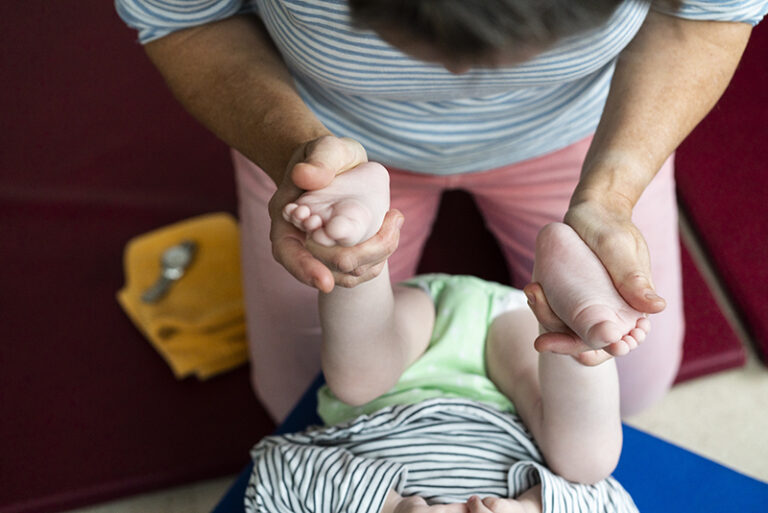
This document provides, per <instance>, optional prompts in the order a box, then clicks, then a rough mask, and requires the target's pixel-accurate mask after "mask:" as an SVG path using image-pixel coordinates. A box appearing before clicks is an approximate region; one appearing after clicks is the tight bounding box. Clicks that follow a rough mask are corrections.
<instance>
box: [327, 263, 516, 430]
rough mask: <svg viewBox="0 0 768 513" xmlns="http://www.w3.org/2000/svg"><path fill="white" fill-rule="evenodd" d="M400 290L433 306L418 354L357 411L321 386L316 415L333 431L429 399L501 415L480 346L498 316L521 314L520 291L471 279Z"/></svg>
mask: <svg viewBox="0 0 768 513" xmlns="http://www.w3.org/2000/svg"><path fill="white" fill-rule="evenodd" d="M403 285H408V286H413V287H419V288H421V289H422V290H424V291H425V292H427V293H428V294H429V296H430V297H431V298H432V301H433V302H434V303H435V326H434V329H433V332H432V338H431V340H430V342H429V346H428V347H427V350H426V351H425V352H424V354H423V355H422V356H421V357H420V358H419V359H418V360H416V361H415V362H414V363H413V364H412V365H411V366H410V367H408V369H406V370H405V372H404V373H403V375H402V376H401V377H400V380H399V381H398V382H397V384H396V385H395V386H394V387H392V389H391V390H390V391H388V392H387V393H385V394H384V395H382V396H380V397H378V398H376V399H374V400H373V401H371V402H369V403H367V404H364V405H362V406H349V405H347V404H345V403H343V402H341V401H340V400H339V399H337V398H336V396H334V395H333V393H332V392H331V391H330V389H329V388H328V387H327V386H323V387H322V388H321V389H320V390H319V391H318V413H319V415H320V418H321V419H322V420H323V422H325V424H326V425H335V424H339V423H341V422H344V421H347V420H350V419H353V418H355V417H358V416H360V415H362V414H370V413H373V412H375V411H377V410H380V409H381V408H384V407H387V406H392V405H395V404H415V403H419V402H421V401H423V400H425V399H430V398H433V397H462V398H467V399H473V400H476V401H479V402H482V403H484V404H488V405H491V406H494V407H495V408H498V409H500V410H502V411H512V412H513V411H514V406H513V404H512V403H511V402H510V400H509V399H508V398H507V397H506V396H505V395H504V394H502V393H501V392H500V391H499V390H498V389H497V388H496V386H495V385H494V384H493V383H492V382H491V380H490V379H488V375H487V372H486V368H485V340H486V337H487V335H488V329H489V328H490V326H491V322H492V321H493V319H494V318H496V317H497V316H498V315H499V314H502V313H504V312H506V311H509V310H514V309H518V308H527V300H526V297H525V294H523V293H522V291H520V290H517V289H514V288H512V287H508V286H506V285H501V284H498V283H493V282H489V281H485V280H481V279H479V278H475V277H472V276H452V275H447V274H428V275H422V276H416V277H415V278H412V279H410V280H407V281H405V282H403Z"/></svg>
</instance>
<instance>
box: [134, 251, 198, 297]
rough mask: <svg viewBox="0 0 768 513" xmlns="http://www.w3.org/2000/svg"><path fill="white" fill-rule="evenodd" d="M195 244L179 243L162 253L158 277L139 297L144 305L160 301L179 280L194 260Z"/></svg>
mask: <svg viewBox="0 0 768 513" xmlns="http://www.w3.org/2000/svg"><path fill="white" fill-rule="evenodd" d="M196 251H197V244H195V242H194V241H191V240H184V241H181V242H180V243H179V244H176V245H175V246H171V247H170V248H168V249H166V250H165V251H163V254H162V255H161V257H160V276H159V277H158V278H157V281H155V283H154V284H153V285H152V286H151V287H149V288H148V289H147V290H145V291H144V293H143V294H142V295H141V300H142V301H144V302H145V303H156V302H158V301H160V300H161V299H162V298H163V297H164V296H165V295H166V294H167V293H168V290H169V289H170V288H171V285H173V283H174V282H176V281H177V280H179V279H180V278H181V277H182V276H184V273H185V272H186V270H187V268H188V267H189V265H190V264H191V263H192V260H194V257H195V252H196Z"/></svg>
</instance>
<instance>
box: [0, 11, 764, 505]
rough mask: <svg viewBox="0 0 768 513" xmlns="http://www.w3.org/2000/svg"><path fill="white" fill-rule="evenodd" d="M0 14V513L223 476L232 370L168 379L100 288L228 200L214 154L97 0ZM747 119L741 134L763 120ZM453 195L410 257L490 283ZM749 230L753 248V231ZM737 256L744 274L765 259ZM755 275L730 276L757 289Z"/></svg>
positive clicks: (711, 340) (240, 460)
mask: <svg viewBox="0 0 768 513" xmlns="http://www.w3.org/2000/svg"><path fill="white" fill-rule="evenodd" d="M0 20H2V21H0V24H2V27H3V30H2V31H0V45H1V46H2V48H3V51H2V52H0V69H3V70H6V71H7V72H6V73H5V74H4V77H3V78H4V83H3V86H4V90H5V92H6V94H3V95H0V111H1V112H2V113H3V121H4V123H3V124H2V128H1V130H2V133H1V134H0V136H1V137H2V140H3V144H2V151H0V226H2V233H3V236H2V243H0V263H2V278H0V283H2V287H1V288H0V290H1V291H2V292H1V293H0V339H1V340H2V344H0V405H2V410H1V411H0V413H2V419H3V420H2V421H0V444H1V446H0V512H2V513H11V512H14V513H21V512H25V513H33V512H52V511H59V510H62V509H68V508H72V507H76V506H79V505H84V504H88V503H93V502H97V501H101V500H106V499H110V498H115V497H119V496H124V495H127V494H130V493H136V492H140V491H147V490H152V489H156V488H160V487H166V486H170V485H173V484H179V483H182V482H185V481H190V480H194V479H200V478H207V477H212V476H216V475H223V474H226V473H230V472H236V471H237V470H239V469H240V468H241V467H242V465H243V464H244V462H245V460H246V459H247V457H248V454H247V450H248V448H249V446H250V445H251V444H252V443H253V442H254V441H255V440H257V439H258V438H260V437H261V436H262V435H264V434H266V433H268V432H270V431H271V430H272V428H273V426H272V423H271V422H270V421H269V420H268V419H267V418H266V415H265V414H264V411H263V410H262V409H261V407H260V406H259V405H258V404H257V402H256V401H255V399H254V398H253V396H252V394H251V391H250V387H249V384H248V379H247V371H246V369H245V368H243V369H240V370H238V371H237V372H234V373H231V374H228V375H225V376H222V377H220V378H216V379H214V380H211V381H210V382H206V383H198V382H196V381H194V380H187V381H182V382H177V381H175V380H174V379H173V378H172V375H171V373H170V371H169V370H168V369H167V368H166V366H165V364H164V363H163V361H162V360H161V359H160V358H159V357H158V356H157V355H156V354H155V352H154V351H153V350H152V349H151V347H150V346H149V344H148V343H147V342H146V341H145V340H144V339H143V338H142V337H141V336H140V335H139V333H138V332H137V331H136V330H135V329H134V327H133V326H132V325H131V323H130V321H128V319H127V318H126V317H125V315H124V314H123V313H122V311H121V310H120V309H119V307H118V306H117V303H116V301H115V299H114V294H115V291H116V290H117V289H118V288H119V287H120V286H121V284H122V266H121V256H122V249H123V245H124V244H125V242H126V241H127V240H128V239H129V238H131V237H132V236H134V235H136V234H140V233H143V232H146V231H148V230H150V229H153V228H155V227H158V226H162V225H165V224H168V223H171V222H174V221H177V220H179V219H184V218H187V217H191V216H193V215H197V214H200V213H204V212H211V211H217V210H229V211H232V210H233V209H234V205H235V198H234V191H233V184H232V171H231V167H230V164H229V159H228V155H227V149H226V148H225V147H224V146H223V145H221V144H220V143H218V142H216V141H215V140H214V139H213V138H212V136H210V135H209V134H207V133H206V132H205V131H204V130H203V129H202V128H200V127H198V126H197V125H196V124H195V123H194V122H193V121H192V120H191V118H190V117H189V116H188V115H187V114H185V113H184V112H183V111H182V110H181V108H180V107H178V106H177V105H176V104H175V103H174V102H173V100H172V98H171V95H170V93H168V92H167V91H166V90H165V88H164V86H163V84H162V81H161V79H160V78H159V76H158V75H157V73H156V72H155V71H154V70H153V69H152V67H151V65H150V64H149V62H148V61H147V60H146V58H145V57H144V55H143V53H142V52H141V50H140V48H139V47H138V46H137V45H136V44H135V43H134V42H133V41H134V40H135V34H134V33H133V32H131V31H130V30H128V29H127V28H125V27H124V26H123V25H122V22H120V21H119V20H118V19H117V17H116V15H115V14H114V12H113V11H112V5H111V2H104V1H101V0H88V1H85V2H83V1H74V0H62V1H59V2H50V1H47V0H30V1H28V2H25V3H24V4H23V6H21V7H20V6H19V5H16V4H14V3H10V2H5V3H0ZM763 48H765V47H763ZM763 52H764V50H763ZM762 69H763V70H764V68H762ZM765 83H766V81H765V80H763V82H762V84H765ZM764 93H765V91H763V92H762V93H761V94H763V98H765V95H764ZM754 94H756V93H753V96H754ZM745 101H746V98H745ZM762 105H766V103H765V102H764V101H763V103H762ZM763 112H765V111H763ZM764 119H765V118H763V120H764ZM719 123H723V121H720V122H719ZM752 123H753V124H751V125H749V130H750V131H751V133H752V134H754V133H756V132H757V131H758V130H761V129H763V130H764V127H760V126H759V125H756V124H754V123H755V122H752ZM731 125H732V124H731ZM731 125H726V126H731ZM731 132H732V133H741V132H740V131H738V130H735V129H731ZM763 133H765V132H763ZM764 139H765V138H764ZM717 142H718V143H719V144H720V147H721V148H722V142H720V141H717ZM729 144H730V143H729ZM754 144H755V146H756V143H754ZM705 145H706V144H705ZM710 146H713V147H716V145H710ZM737 147H739V148H741V146H737ZM707 149H709V148H707ZM690 153H691V152H688V154H690ZM748 154H749V155H752V156H753V158H754V156H755V155H758V153H756V148H754V151H753V152H751V153H748ZM683 155H685V152H683ZM705 155H709V154H708V153H705ZM681 158H683V157H681ZM707 158H710V159H714V157H711V156H710V157H707ZM721 158H722V157H721ZM729 162H731V163H733V162H734V161H733V160H729ZM747 166H748V163H745V162H741V163H740V164H739V165H738V166H737V167H734V172H736V171H739V172H741V170H742V169H746V167H747ZM755 171H756V169H755ZM734 182H735V180H734ZM755 183H759V182H752V183H751V184H750V185H746V186H747V187H750V188H751V189H752V190H753V191H755V188H754V187H755V186H754V184H755ZM728 185H733V186H736V183H733V184H728ZM720 187H722V185H721V186H720ZM763 190H764V188H763ZM734 194H737V193H734ZM753 195H754V192H753ZM465 200H467V201H468V198H463V199H462V197H461V196H456V195H453V196H450V197H449V198H448V200H447V201H446V205H447V206H448V209H447V210H446V211H444V212H443V214H441V219H440V220H438V225H437V226H436V238H435V239H434V240H433V241H432V242H431V243H430V246H429V247H428V248H427V254H426V255H425V266H427V267H429V266H432V269H431V270H442V271H446V272H464V273H473V274H478V275H482V276H485V277H488V278H492V279H498V280H502V281H503V280H505V279H506V271H505V270H504V266H503V264H502V263H501V262H500V258H499V256H498V253H497V252H496V249H495V247H494V246H493V242H492V241H490V240H489V239H487V238H485V239H484V237H487V234H484V233H483V232H482V231H480V230H477V229H476V227H477V226H479V225H480V224H479V223H480V222H479V220H477V219H476V218H472V216H471V213H472V208H473V207H472V205H471V203H470V204H467V203H466V201H465ZM723 201H725V200H723ZM705 205H706V202H705ZM757 207H760V208H762V209H763V210H762V212H765V205H759V204H758V205H757ZM728 208H729V209H733V208H734V207H733V206H731V207H728ZM753 208H754V207H753ZM468 214H469V215H468ZM452 215H456V216H457V217H458V218H461V219H468V221H467V222H468V223H469V224H470V228H469V231H468V232H466V233H469V234H471V235H470V236H472V237H477V240H473V241H472V244H475V243H476V244H477V246H476V247H479V248H482V249H480V250H478V249H475V250H471V249H470V247H469V245H458V244H456V243H455V241H453V240H452V238H451V237H450V234H449V233H448V232H447V230H445V229H444V228H443V227H444V226H445V223H444V221H443V220H448V223H450V222H451V216H452ZM742 217H743V214H742ZM716 218H717V219H721V220H722V221H723V225H724V226H728V227H729V228H728V229H729V230H731V231H738V230H741V229H742V226H741V224H739V225H736V226H734V225H733V223H730V224H728V223H725V220H726V218H725V217H716ZM473 219H474V220H473ZM762 219H765V216H763V218H762ZM728 220H729V221H731V219H730V218H728ZM742 221H743V219H739V223H741V222H742ZM473 223H474V224H473ZM473 226H474V227H475V228H472V227H473ZM710 231H717V230H714V229H713V230H710ZM747 233H748V232H747V230H746V228H745V229H744V233H743V235H745V236H746V235H747ZM737 235H739V236H741V235H742V233H739V234H737ZM749 240H751V241H752V242H753V244H754V245H759V246H760V247H761V251H763V253H762V254H763V255H764V254H765V253H764V245H763V240H764V237H763V238H762V239H760V238H755V237H754V236H753V237H752V238H751V239H749V238H747V241H749ZM750 262H753V263H751V264H750V268H751V269H753V270H755V269H756V270H758V271H759V270H760V269H759V268H760V265H764V263H765V259H763V261H762V262H754V261H752V260H750ZM757 263H759V264H760V265H757ZM762 272H763V274H762V275H761V276H762V279H757V275H753V276H751V277H750V279H747V280H741V281H742V282H743V283H745V284H746V285H751V286H752V287H753V291H754V290H755V288H756V287H760V286H763V287H764V286H765V285H764V284H765V283H768V281H767V280H766V279H765V269H764V268H763V270H762ZM689 276H695V273H693V271H692V270H690V269H688V270H687V271H686V298H687V299H689V296H690V297H691V298H693V299H692V300H705V302H706V298H707V297H708V295H707V292H706V289H704V288H703V287H702V286H701V283H700V282H699V284H698V286H697V287H698V288H697V289H694V290H693V291H692V294H689V292H688V290H689V287H691V286H692V285H691V283H695V279H694V280H693V281H692V280H690V279H688V278H689ZM709 307H710V310H706V309H704V308H700V307H696V308H694V313H698V314H700V315H701V318H700V319H698V320H696V321H689V327H691V328H692V329H693V328H694V327H695V329H696V330H697V331H691V330H689V335H688V338H687V339H686V357H685V365H688V364H689V362H699V363H698V364H695V365H694V364H692V365H693V366H692V367H691V366H689V367H688V369H693V370H690V371H689V372H688V374H686V375H685V376H687V377H691V376H692V375H696V374H700V373H705V372H711V371H713V370H717V369H719V368H721V367H722V366H723V365H724V364H727V365H733V364H737V363H738V362H739V360H738V358H737V357H734V355H735V354H736V352H737V351H738V349H737V346H736V345H735V344H734V342H733V339H732V337H730V335H728V333H727V326H725V325H724V324H723V321H722V317H721V316H720V315H719V313H718V312H717V310H716V309H714V308H713V307H712V304H711V302H710V303H709ZM704 312H707V313H706V314H704ZM691 315H693V314H691ZM762 318H763V319H766V318H768V315H765V314H763V316H762ZM724 330H725V331H724ZM717 344H722V345H717ZM683 369H686V367H685V366H684V368H683ZM682 376H684V375H683V374H681V377H682Z"/></svg>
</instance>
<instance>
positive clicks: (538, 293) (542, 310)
mask: <svg viewBox="0 0 768 513" xmlns="http://www.w3.org/2000/svg"><path fill="white" fill-rule="evenodd" d="M523 292H525V296H526V297H527V298H528V306H529V308H530V309H531V311H532V312H533V314H534V315H535V316H536V319H537V320H538V321H539V324H540V325H541V327H542V328H543V329H544V330H545V331H548V332H557V333H573V332H572V331H571V329H570V328H568V326H566V324H565V323H564V322H563V321H562V320H560V318H559V317H558V316H557V315H555V312H553V311H552V308H550V306H549V301H547V297H546V296H545V295H544V289H543V288H542V287H541V285H540V284H539V283H537V282H533V283H529V284H528V285H526V286H525V287H524V288H523Z"/></svg>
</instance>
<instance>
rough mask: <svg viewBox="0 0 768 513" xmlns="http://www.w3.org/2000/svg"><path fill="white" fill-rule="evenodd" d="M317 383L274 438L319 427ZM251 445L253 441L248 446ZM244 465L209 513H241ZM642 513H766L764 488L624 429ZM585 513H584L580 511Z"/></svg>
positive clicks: (629, 481)
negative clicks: (282, 434) (310, 427)
mask: <svg viewBox="0 0 768 513" xmlns="http://www.w3.org/2000/svg"><path fill="white" fill-rule="evenodd" d="M322 383H323V381H322V379H321V378H318V379H317V380H316V381H315V383H313V384H312V386H311V387H310V388H309V390H307V392H306V393H305V394H304V396H303V397H302V398H301V400H300V401H299V403H298V404H297V405H296V407H295V408H294V409H293V411H292V412H291V414H290V415H289V416H288V418H287V419H286V420H285V422H283V423H282V424H281V425H280V427H278V429H277V431H276V434H280V433H290V432H294V431H300V430H302V429H304V428H305V427H306V426H309V425H311V424H319V423H320V419H319V418H318V416H317V413H316V411H315V409H316V406H317V397H316V392H317V389H318V388H319V387H320V385H321V384H322ZM254 442H255V441H254ZM252 468H253V465H248V466H247V467H246V468H245V469H244V470H243V471H242V472H241V473H240V475H239V476H238V478H237V481H235V483H234V484H233V485H232V487H231V488H230V489H229V490H228V491H227V493H226V495H225V496H224V497H223V498H222V499H221V501H220V502H219V504H218V505H217V506H216V508H215V509H214V510H213V512H212V513H242V512H244V511H245V508H244V505H243V497H244V496H245V488H246V486H247V484H248V479H249V478H250V475H251V470H252ZM613 475H614V476H615V477H616V479H618V480H619V482H621V484H622V485H623V486H624V488H626V489H627V491H628V492H629V493H630V494H631V495H632V498H633V499H634V500H635V503H636V504H637V507H638V508H639V510H640V511H641V512H642V513H709V512H711V513H715V512H716V513H768V484H766V483H763V482H761V481H758V480H756V479H752V478H751V477H747V476H745V475H744V474H740V473H738V472H736V471H734V470H731V469H729V468H727V467H724V466H722V465H719V464H717V463H715V462H713V461H712V460H708V459H706V458H703V457H701V456H699V455H697V454H694V453H692V452H690V451H687V450H685V449H682V448H680V447H678V446H676V445H673V444H671V443H669V442H665V441H664V440H660V439H658V438H656V437H654V436H651V435H649V434H648V433H644V432H643V431H639V430H637V429H635V428H632V427H629V426H626V425H625V426H624V449H623V451H622V454H621V460H620V461H619V466H618V467H617V468H616V472H614V474H613ZM585 513H588V512H585Z"/></svg>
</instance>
